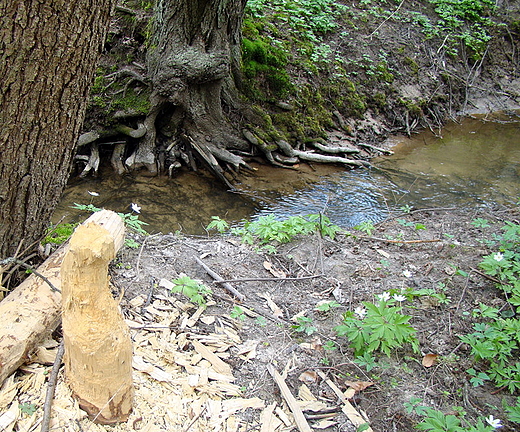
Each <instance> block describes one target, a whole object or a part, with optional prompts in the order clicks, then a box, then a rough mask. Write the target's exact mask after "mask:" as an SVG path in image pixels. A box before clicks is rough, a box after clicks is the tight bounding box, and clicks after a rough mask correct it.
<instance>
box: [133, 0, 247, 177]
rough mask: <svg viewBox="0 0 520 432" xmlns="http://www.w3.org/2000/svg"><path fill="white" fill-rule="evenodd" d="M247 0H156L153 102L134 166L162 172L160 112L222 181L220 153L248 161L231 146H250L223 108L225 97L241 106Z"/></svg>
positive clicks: (150, 63)
mask: <svg viewBox="0 0 520 432" xmlns="http://www.w3.org/2000/svg"><path fill="white" fill-rule="evenodd" d="M246 3H247V0H164V1H160V2H158V4H157V5H156V9H155V13H154V17H153V28H154V31H153V36H152V39H151V41H150V43H149V48H148V52H147V75H148V79H149V81H150V85H151V97H150V101H151V108H150V111H149V113H148V116H147V117H146V119H145V122H144V124H145V126H146V130H147V133H146V135H145V136H144V138H143V140H142V141H141V142H140V144H139V147H138V149H137V150H136V152H135V153H133V154H132V155H131V156H130V157H129V158H128V159H127V160H126V165H127V166H128V167H130V168H131V169H135V168H139V167H141V166H144V167H146V168H147V169H148V170H149V171H150V172H152V173H156V172H157V165H156V158H155V153H156V120H157V116H158V115H159V114H161V115H162V116H168V118H169V122H170V125H169V128H170V129H175V130H176V131H177V136H178V137H180V139H181V140H182V141H183V144H184V146H186V147H188V148H189V150H190V151H191V152H193V153H194V154H195V155H196V156H197V157H198V159H202V160H203V161H204V162H205V163H206V164H207V165H208V167H209V168H210V169H211V170H212V171H213V172H214V174H216V175H217V176H219V177H220V178H221V179H222V180H223V181H226V180H225V177H223V175H222V170H221V168H220V165H219V163H218V162H217V160H219V161H223V162H225V163H227V164H229V165H230V166H232V167H234V168H235V169H238V168H239V167H240V166H245V165H246V164H245V162H244V161H243V160H242V158H240V157H239V156H236V155H234V154H232V153H231V152H229V151H228V150H227V149H228V148H233V149H242V150H246V149H247V147H248V144H247V143H246V141H245V140H244V138H242V137H239V136H238V134H237V132H236V130H233V128H232V127H231V126H230V124H229V121H228V118H227V117H226V116H224V114H223V110H222V103H223V101H224V103H225V104H226V105H227V107H236V106H237V104H238V97H237V92H236V87H235V80H236V79H238V77H239V69H240V56H241V51H240V42H241V26H242V18H243V13H244V8H245V5H246Z"/></svg>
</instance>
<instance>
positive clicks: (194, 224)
mask: <svg viewBox="0 0 520 432" xmlns="http://www.w3.org/2000/svg"><path fill="white" fill-rule="evenodd" d="M495 120H496V121H486V120H485V119H482V118H481V119H478V118H467V119H464V120H463V121H462V122H461V123H460V124H459V123H451V124H448V125H447V126H446V127H445V128H444V129H443V130H442V131H441V133H442V137H436V136H435V135H434V134H433V133H431V132H429V131H425V132H422V133H420V134H417V135H414V136H412V138H411V139H408V138H402V137H393V138H391V144H392V145H393V146H394V147H393V151H394V152H395V154H394V155H393V156H386V157H381V158H378V159H376V160H374V161H373V167H372V168H370V169H359V170H353V171H346V170H344V169H343V168H341V167H335V166H329V165H315V166H312V167H311V166H309V165H307V164H301V165H300V166H299V168H298V169H297V170H289V169H281V168H273V167H270V166H263V165H254V167H255V169H256V171H255V172H254V173H253V174H248V175H241V178H240V183H239V184H238V185H237V187H238V189H239V190H240V192H238V193H229V192H227V191H226V190H225V189H224V188H223V187H222V186H221V185H220V183H218V182H217V181H216V180H214V179H213V178H212V177H209V176H206V175H204V174H201V173H194V172H188V171H185V172H184V171H183V172H181V173H179V174H178V175H177V176H176V177H175V178H173V179H169V178H167V177H145V176H123V177H117V176H115V175H113V174H111V172H110V170H111V168H107V172H103V171H101V172H100V175H99V177H98V178H95V179H94V178H88V179H73V180H71V182H70V184H69V185H68V187H67V188H66V190H65V192H64V193H63V196H62V198H61V202H60V204H59V206H58V208H57V209H56V212H55V214H54V217H53V223H56V222H58V221H59V220H62V219H63V220H64V221H66V222H78V221H82V220H84V219H85V218H86V217H87V216H88V215H87V214H86V213H84V212H83V213H82V212H81V211H79V210H75V209H72V208H71V206H72V205H73V204H74V203H79V204H90V203H91V204H94V205H95V206H97V207H104V208H108V209H111V210H115V211H120V212H124V213H127V212H130V211H131V210H130V204H131V203H137V204H138V205H139V206H140V207H141V217H140V219H141V220H143V221H144V222H147V223H148V224H149V225H148V226H147V227H146V228H147V231H148V232H150V233H155V232H163V233H167V232H175V231H182V232H183V233H186V234H203V233H205V231H204V227H205V226H206V225H207V224H208V223H209V222H210V221H211V217H212V216H220V217H221V218H223V219H225V220H227V221H228V222H230V223H231V224H239V223H240V221H242V220H244V219H247V220H251V219H255V218H258V217H259V216H262V215H266V214H270V213H274V214H275V215H277V216H279V217H287V216H292V215H306V214H311V213H318V212H322V211H323V212H325V214H326V215H327V216H328V217H329V218H330V219H331V220H332V221H333V222H334V223H336V224H338V225H340V226H342V227H344V228H349V227H353V226H355V225H357V224H359V223H360V222H362V221H368V220H371V221H372V222H378V221H380V220H382V219H384V218H385V217H386V216H387V215H388V213H389V211H392V210H395V209H399V208H400V207H403V206H411V207H414V208H427V207H467V208H472V207H473V208H474V207H476V206H492V205H495V204H513V203H516V202H518V199H519V198H520V117H518V115H517V116H512V117H502V118H499V119H495ZM89 192H95V193H97V194H99V196H93V195H91V194H90V193H89Z"/></svg>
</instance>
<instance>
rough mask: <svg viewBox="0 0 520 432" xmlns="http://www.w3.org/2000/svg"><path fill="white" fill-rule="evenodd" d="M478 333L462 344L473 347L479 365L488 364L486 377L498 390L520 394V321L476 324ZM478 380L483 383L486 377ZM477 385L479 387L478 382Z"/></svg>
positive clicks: (465, 336) (475, 381) (477, 376)
mask: <svg viewBox="0 0 520 432" xmlns="http://www.w3.org/2000/svg"><path fill="white" fill-rule="evenodd" d="M473 329H474V330H475V331H474V332H473V333H471V334H468V335H463V336H459V338H460V340H461V341H462V342H464V343H467V344H468V345H469V346H470V347H471V354H472V355H473V356H474V358H475V360H476V361H481V360H483V361H485V362H486V364H487V367H486V371H485V374H486V376H487V377H489V379H491V380H492V381H493V382H495V384H496V385H497V386H498V387H505V388H507V389H508V390H509V391H510V392H511V393H513V392H515V391H517V390H520V361H516V362H514V360H513V359H515V358H517V356H516V353H517V352H518V347H519V342H520V321H519V320H518V319H498V320H496V321H493V322H490V323H476V324H474V325H473ZM474 378H477V379H483V378H484V375H475V374H474ZM472 383H473V384H479V381H478V380H476V379H473V380H472Z"/></svg>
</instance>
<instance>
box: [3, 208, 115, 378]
mask: <svg viewBox="0 0 520 432" xmlns="http://www.w3.org/2000/svg"><path fill="white" fill-rule="evenodd" d="M92 221H95V222H97V223H99V224H100V225H102V226H104V227H105V228H106V229H107V230H108V231H110V232H112V231H113V230H115V229H116V226H115V225H114V224H113V223H111V219H110V218H107V212H106V211H101V212H97V213H94V214H93V215H92V216H90V217H89V218H88V219H87V220H86V221H85V223H88V222H92ZM116 237H117V238H118V244H117V249H119V248H120V247H121V246H122V245H123V242H124V238H119V236H116ZM65 252H66V246H65V245H63V246H62V247H60V248H59V249H58V250H57V251H56V252H54V253H53V254H52V255H51V256H50V257H49V258H47V260H46V261H45V262H44V263H43V264H42V265H41V266H39V267H38V269H37V271H38V273H39V274H41V275H43V276H44V277H46V278H47V279H48V280H49V281H50V282H51V283H52V285H54V286H55V287H56V288H58V289H61V276H60V266H61V263H62V260H63V257H64V255H65ZM0 316H1V317H2V322H3V325H2V326H0V385H1V384H2V383H3V382H4V380H5V379H6V378H7V377H8V376H9V375H11V374H12V373H13V372H15V371H16V369H18V367H20V366H21V365H22V364H23V363H24V362H25V361H27V360H29V355H30V354H31V353H32V352H33V351H34V350H35V349H36V348H37V347H38V344H39V343H40V342H41V341H43V340H44V339H45V338H47V337H49V335H50V334H51V333H52V332H53V331H54V330H56V328H57V327H58V325H59V323H60V321H61V294H60V293H59V292H57V291H53V290H52V288H51V287H50V286H49V284H48V283H47V282H45V281H44V280H43V279H42V278H41V277H38V276H36V275H35V274H32V275H30V276H29V277H28V278H27V279H26V280H25V281H23V282H22V283H21V284H20V285H19V286H18V287H17V288H15V289H14V290H13V291H12V292H11V293H10V294H9V295H8V296H7V297H6V298H5V299H3V300H2V301H1V302H0Z"/></svg>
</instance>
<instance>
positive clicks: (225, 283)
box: [195, 257, 246, 301]
mask: <svg viewBox="0 0 520 432" xmlns="http://www.w3.org/2000/svg"><path fill="white" fill-rule="evenodd" d="M195 261H197V263H198V264H199V265H201V266H202V268H203V269H204V270H206V273H208V274H209V275H210V276H211V277H212V278H213V279H215V281H216V282H218V283H221V284H222V286H223V287H224V288H225V289H226V290H228V291H229V292H230V293H231V294H233V295H234V296H235V297H236V298H237V299H239V300H240V301H244V300H245V299H246V296H245V295H244V294H242V293H241V292H239V291H238V290H236V289H235V288H233V287H232V286H231V285H230V284H229V283H228V281H225V280H224V278H223V277H221V276H220V275H219V274H218V273H216V272H214V271H213V270H211V269H210V268H209V267H208V266H207V265H206V264H204V263H203V262H202V261H201V260H200V259H199V258H198V257H195Z"/></svg>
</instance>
